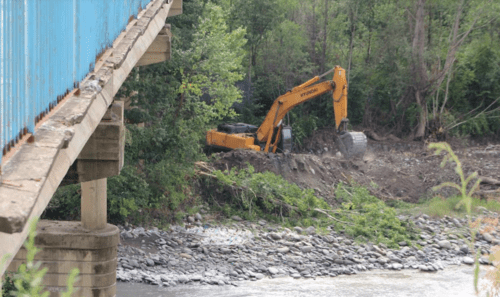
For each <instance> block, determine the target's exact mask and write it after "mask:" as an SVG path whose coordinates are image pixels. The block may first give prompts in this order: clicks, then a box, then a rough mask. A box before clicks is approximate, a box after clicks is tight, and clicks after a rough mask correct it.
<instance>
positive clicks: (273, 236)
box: [269, 233, 281, 240]
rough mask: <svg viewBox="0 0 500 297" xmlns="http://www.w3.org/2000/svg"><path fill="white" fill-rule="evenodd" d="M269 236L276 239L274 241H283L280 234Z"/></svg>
mask: <svg viewBox="0 0 500 297" xmlns="http://www.w3.org/2000/svg"><path fill="white" fill-rule="evenodd" d="M269 236H271V238H272V239H274V240H280V239H281V235H279V234H278V233H269Z"/></svg>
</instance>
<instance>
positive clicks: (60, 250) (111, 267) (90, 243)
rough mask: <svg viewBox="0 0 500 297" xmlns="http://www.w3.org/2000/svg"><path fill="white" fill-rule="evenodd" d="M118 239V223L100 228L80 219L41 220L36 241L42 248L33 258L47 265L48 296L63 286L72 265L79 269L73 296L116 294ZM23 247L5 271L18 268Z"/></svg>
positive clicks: (59, 290) (24, 255) (65, 283)
mask: <svg viewBox="0 0 500 297" xmlns="http://www.w3.org/2000/svg"><path fill="white" fill-rule="evenodd" d="M119 240H120V231H119V229H118V227H116V226H114V225H110V224H106V225H105V226H104V228H102V229H100V230H95V231H90V230H88V229H86V228H84V227H83V226H82V224H81V223H80V222H67V221H48V220H41V221H40V222H39V223H38V225H37V235H36V237H35V245H36V247H37V248H41V249H42V250H41V251H40V252H39V253H38V254H36V256H35V262H37V261H41V262H42V264H41V267H42V268H45V267H46V268H47V269H48V270H47V274H45V277H44V278H43V285H44V286H45V289H46V290H47V291H49V292H50V295H49V296H51V297H55V296H60V295H61V294H62V292H64V291H65V290H66V286H67V279H68V275H69V273H70V272H71V270H72V269H73V268H78V269H79V270H80V273H79V275H78V280H77V282H76V283H75V284H74V286H75V289H76V290H77V291H76V293H74V294H73V295H72V296H85V297H86V296H99V297H113V296H116V264H117V258H116V255H117V249H118V242H119ZM26 252H27V251H26V249H25V248H24V247H22V248H21V249H20V250H19V252H18V253H17V255H16V256H15V257H14V259H13V260H12V262H11V263H10V266H9V268H8V269H7V270H8V271H17V267H19V266H20V265H21V264H22V263H26Z"/></svg>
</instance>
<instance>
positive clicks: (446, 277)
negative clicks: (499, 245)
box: [117, 266, 486, 297]
mask: <svg viewBox="0 0 500 297" xmlns="http://www.w3.org/2000/svg"><path fill="white" fill-rule="evenodd" d="M483 269H484V268H482V270H483ZM482 274H483V275H484V270H483V271H482ZM485 283H486V281H481V282H480V287H481V285H484V284H485ZM482 295H484V294H482ZM117 296H119V297H138V296H146V297H174V296H175V297H192V296H201V297H265V296H273V297H291V296H300V297H323V296H324V297H326V296H328V297H330V296H335V297H352V296H359V297H365V296H366V297H368V296H370V297H371V296H384V297H396V296H397V297H399V296H415V297H427V296H428V297H462V296H463V297H465V296H475V294H474V288H473V271H472V267H471V266H449V267H447V268H445V270H442V271H439V272H435V273H425V272H419V271H418V270H401V271H387V270H374V271H369V272H364V273H359V274H356V275H349V276H347V275H341V276H338V277H334V278H330V277H320V278H316V279H293V278H291V277H283V278H274V279H270V278H266V279H263V280H260V281H255V282H252V281H245V282H240V283H238V287H234V286H222V287H220V286H211V285H204V286H202V285H190V286H177V287H171V288H166V287H163V288H160V287H158V286H152V285H146V284H134V283H122V282H119V283H118V284H117Z"/></svg>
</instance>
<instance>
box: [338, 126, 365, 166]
mask: <svg viewBox="0 0 500 297" xmlns="http://www.w3.org/2000/svg"><path fill="white" fill-rule="evenodd" d="M337 138H338V139H336V143H337V145H338V147H339V149H340V152H341V153H342V155H343V156H344V157H345V158H346V159H351V158H362V157H363V156H364V154H365V152H366V145H367V140H366V135H365V134H364V133H363V132H344V133H342V134H341V135H339V136H338V137H337Z"/></svg>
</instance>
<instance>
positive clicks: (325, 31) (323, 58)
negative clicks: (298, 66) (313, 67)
mask: <svg viewBox="0 0 500 297" xmlns="http://www.w3.org/2000/svg"><path fill="white" fill-rule="evenodd" d="M328 1H329V0H325V11H324V13H325V14H324V18H325V20H324V22H323V44H322V45H323V51H322V52H321V65H319V69H320V71H319V73H323V72H325V64H326V38H327V27H328Z"/></svg>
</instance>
